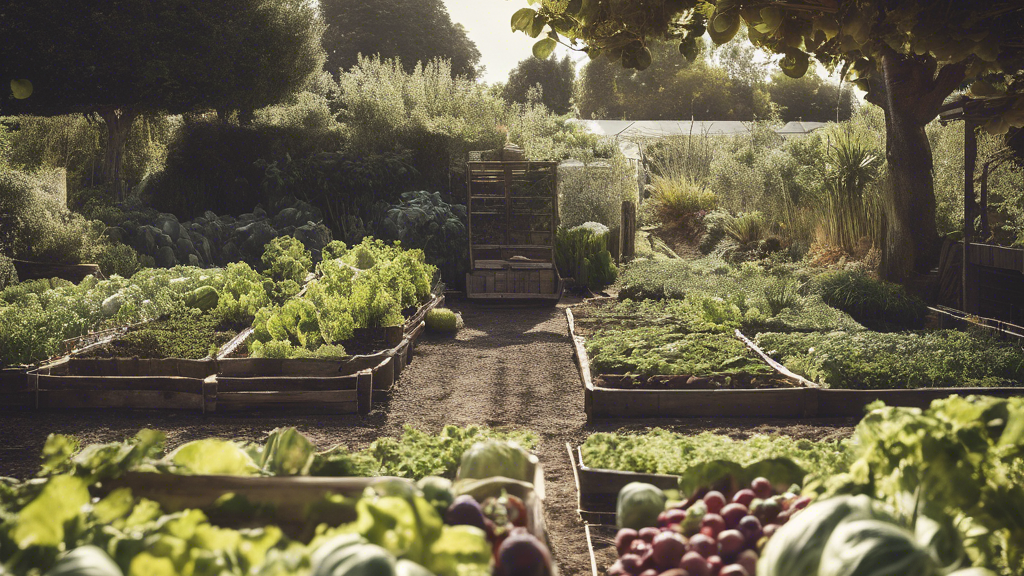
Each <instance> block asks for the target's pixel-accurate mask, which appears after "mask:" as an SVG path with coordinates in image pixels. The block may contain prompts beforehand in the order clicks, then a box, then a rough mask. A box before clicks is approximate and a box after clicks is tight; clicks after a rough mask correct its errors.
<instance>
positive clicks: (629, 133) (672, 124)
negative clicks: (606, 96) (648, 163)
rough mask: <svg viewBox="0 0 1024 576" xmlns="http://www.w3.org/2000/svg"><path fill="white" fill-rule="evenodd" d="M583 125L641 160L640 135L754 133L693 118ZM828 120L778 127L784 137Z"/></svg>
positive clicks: (731, 123)
mask: <svg viewBox="0 0 1024 576" xmlns="http://www.w3.org/2000/svg"><path fill="white" fill-rule="evenodd" d="M573 122H577V123H579V124H582V125H583V126H585V127H586V128H587V130H588V131H590V133H591V134H597V135H599V136H608V137H611V138H615V139H616V140H618V141H619V148H621V149H622V152H623V154H625V155H626V157H628V158H634V159H639V158H640V149H639V146H638V145H637V144H636V142H635V140H636V139H637V138H663V137H666V136H686V135H693V136H702V135H705V134H706V135H708V136H737V135H741V134H749V133H750V126H751V123H750V122H738V121H734V120H727V121H690V120H573ZM827 125H828V124H827V123H825V122H789V123H787V124H786V125H785V126H783V127H782V128H779V129H777V130H775V132H776V133H777V134H779V135H780V136H783V137H786V136H804V135H807V134H810V133H811V132H814V131H815V130H819V129H821V128H824V127H825V126H827Z"/></svg>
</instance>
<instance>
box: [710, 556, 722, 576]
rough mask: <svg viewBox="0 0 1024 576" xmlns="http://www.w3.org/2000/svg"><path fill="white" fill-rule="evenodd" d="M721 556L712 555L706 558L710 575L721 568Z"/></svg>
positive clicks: (713, 574) (712, 575) (714, 574)
mask: <svg viewBox="0 0 1024 576" xmlns="http://www.w3.org/2000/svg"><path fill="white" fill-rule="evenodd" d="M722 564H723V562H722V558H721V556H712V557H711V558H708V569H709V570H710V571H711V576H716V575H717V574H718V572H719V571H720V570H721V569H722Z"/></svg>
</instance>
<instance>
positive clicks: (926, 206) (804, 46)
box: [512, 0, 1024, 280]
mask: <svg viewBox="0 0 1024 576" xmlns="http://www.w3.org/2000/svg"><path fill="white" fill-rule="evenodd" d="M1022 12H1024V5H1022V4H1021V3H1020V2H1019V0H992V1H989V2H967V1H963V0H962V1H953V2H950V1H949V0H652V1H649V2H644V3H642V4H639V3H634V2H625V1H612V2H597V1H594V0H570V1H568V2H567V1H564V0H541V1H540V3H539V6H537V7H536V8H523V9H521V10H519V11H518V12H516V13H515V14H514V15H513V16H512V29H513V30H519V31H523V32H525V33H527V34H529V35H531V36H533V37H534V38H537V37H539V36H540V35H541V34H544V33H545V31H547V33H546V37H545V38H543V39H541V40H540V41H538V42H537V44H536V45H535V47H534V51H535V52H540V53H544V52H545V51H548V50H551V49H553V48H554V46H555V45H557V43H558V42H564V43H566V44H567V45H569V46H571V47H573V48H576V49H582V50H585V51H586V52H587V53H588V54H589V55H590V57H591V58H597V57H598V56H601V55H603V56H605V57H607V58H610V59H611V60H612V61H615V62H619V63H620V64H621V65H623V66H624V67H626V68H633V69H637V70H644V69H646V68H648V67H650V66H651V64H652V61H653V58H654V54H653V52H652V50H651V49H650V43H651V41H652V40H655V39H662V40H670V41H672V42H674V43H676V44H677V45H678V48H679V52H680V53H681V54H682V55H684V56H686V57H687V58H689V59H691V60H692V59H694V58H695V57H696V55H697V47H698V41H699V39H700V38H701V37H702V36H704V34H705V33H707V34H708V35H709V36H710V37H711V40H712V41H713V42H715V43H716V44H724V43H726V42H728V41H730V40H732V39H733V38H734V37H735V36H736V35H737V34H738V33H739V32H740V30H741V29H742V28H743V25H744V24H745V25H746V28H747V31H748V32H747V33H748V36H749V38H750V40H751V42H752V43H753V44H755V45H756V46H759V47H761V48H763V49H764V50H767V51H769V52H772V53H775V54H779V55H781V58H780V60H779V66H780V68H781V69H782V71H783V72H784V73H785V74H786V75H788V76H790V77H793V78H800V77H802V76H804V75H805V74H806V73H807V71H808V69H809V68H810V65H811V59H812V58H813V59H815V60H817V61H819V62H821V63H822V64H824V65H825V66H826V67H827V68H828V69H830V70H836V69H838V70H841V72H842V75H843V76H844V77H845V78H847V79H848V80H850V81H852V82H854V83H855V84H856V85H857V86H858V87H859V88H861V89H862V90H864V91H865V92H866V94H867V96H866V98H867V100H868V101H869V102H871V103H873V104H876V105H878V106H879V107H881V108H882V109H883V110H884V111H885V117H886V157H887V160H888V164H887V166H888V183H887V189H888V198H887V202H888V206H889V217H888V218H887V219H886V228H887V229H886V237H885V242H884V245H883V247H882V248H883V250H882V254H883V257H882V265H883V272H884V273H885V275H886V276H887V277H889V278H891V279H894V280H906V279H908V278H909V277H910V275H911V273H912V272H914V271H916V272H919V273H924V272H927V271H928V270H930V269H931V267H932V266H933V265H934V264H935V262H936V260H937V256H938V234H937V231H936V225H935V218H934V216H935V191H934V184H933V182H932V179H931V178H922V177H921V176H922V174H931V171H932V156H931V152H930V148H929V144H928V140H927V136H926V134H925V130H924V127H925V125H926V124H927V123H928V122H930V121H931V120H933V119H934V118H935V117H936V116H937V115H938V114H939V112H940V110H941V109H942V106H943V104H944V102H945V101H946V99H947V98H948V97H949V96H950V95H951V94H952V93H953V92H954V91H955V90H957V89H958V88H960V87H961V86H963V85H965V84H967V83H969V84H970V90H969V92H970V94H971V95H972V96H973V97H975V98H983V99H991V98H995V97H1004V98H1003V99H1002V100H1000V104H999V106H998V107H994V109H993V110H991V111H990V113H989V114H988V115H987V117H986V118H985V122H984V127H985V128H986V129H987V130H989V131H990V132H992V133H995V134H1002V133H1005V132H1006V131H1007V130H1008V129H1009V128H1010V127H1019V126H1022V125H1024V91H1022V90H1020V88H1021V86H1022V85H1024V82H1022V81H1021V70H1022V68H1024V18H1021V17H1020V14H1021V13H1022ZM1006 96H1012V97H1011V98H1005V97H1006ZM973 216H974V215H972V214H968V215H967V218H968V221H969V222H970V221H973Z"/></svg>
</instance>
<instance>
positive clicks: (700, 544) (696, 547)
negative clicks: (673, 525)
mask: <svg viewBox="0 0 1024 576" xmlns="http://www.w3.org/2000/svg"><path fill="white" fill-rule="evenodd" d="M689 547H690V551H691V552H696V553H698V554H700V555H701V557H703V558H708V557H710V556H714V555H715V553H716V552H718V543H717V542H715V540H714V539H713V538H711V537H710V536H705V535H704V534H694V536H693V538H690V544H689Z"/></svg>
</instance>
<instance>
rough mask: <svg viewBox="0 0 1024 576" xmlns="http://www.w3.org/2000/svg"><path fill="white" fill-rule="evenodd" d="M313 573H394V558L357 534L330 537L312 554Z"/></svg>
mask: <svg viewBox="0 0 1024 576" xmlns="http://www.w3.org/2000/svg"><path fill="white" fill-rule="evenodd" d="M311 563H312V567H313V570H312V572H310V576H394V575H395V557H394V556H392V555H391V553H390V552H388V551H387V550H385V549H383V548H381V547H380V546H375V545H373V544H367V543H366V540H364V539H362V538H361V537H359V535H357V534H345V535H342V536H336V537H334V538H331V539H330V540H328V541H327V542H325V543H324V544H322V545H321V546H320V547H319V548H317V549H316V552H314V553H313V557H312V559H311Z"/></svg>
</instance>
